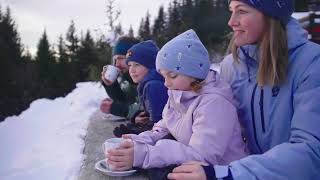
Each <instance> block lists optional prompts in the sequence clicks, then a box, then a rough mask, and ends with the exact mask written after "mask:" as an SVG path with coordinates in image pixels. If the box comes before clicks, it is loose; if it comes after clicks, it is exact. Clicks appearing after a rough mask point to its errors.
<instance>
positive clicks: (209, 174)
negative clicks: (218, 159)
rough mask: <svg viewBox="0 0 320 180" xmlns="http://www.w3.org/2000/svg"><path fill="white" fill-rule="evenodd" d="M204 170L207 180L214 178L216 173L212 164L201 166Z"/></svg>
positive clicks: (214, 179)
mask: <svg viewBox="0 0 320 180" xmlns="http://www.w3.org/2000/svg"><path fill="white" fill-rule="evenodd" d="M202 167H203V169H204V172H205V173H206V176H207V180H216V179H217V178H216V174H215V171H214V168H213V166H212V165H209V166H202Z"/></svg>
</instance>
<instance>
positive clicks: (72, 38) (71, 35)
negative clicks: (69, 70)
mask: <svg viewBox="0 0 320 180" xmlns="http://www.w3.org/2000/svg"><path fill="white" fill-rule="evenodd" d="M66 40H67V43H66V46H67V53H68V55H69V58H70V59H69V61H71V62H73V61H75V56H76V54H77V51H78V49H79V38H78V36H77V35H76V27H75V23H74V21H73V20H72V21H71V23H70V26H69V28H68V32H67V34H66Z"/></svg>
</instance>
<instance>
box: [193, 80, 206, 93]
mask: <svg viewBox="0 0 320 180" xmlns="http://www.w3.org/2000/svg"><path fill="white" fill-rule="evenodd" d="M203 81H204V80H201V79H196V80H195V81H193V82H192V83H191V84H190V87H191V90H192V91H193V92H196V93H198V92H199V91H200V90H201V89H202V86H203Z"/></svg>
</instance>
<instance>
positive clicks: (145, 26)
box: [139, 12, 151, 41]
mask: <svg viewBox="0 0 320 180" xmlns="http://www.w3.org/2000/svg"><path fill="white" fill-rule="evenodd" d="M139 39H140V40H142V41H145V40H149V39H151V31H150V13H149V12H147V14H146V17H145V19H142V21H141V24H140V29H139Z"/></svg>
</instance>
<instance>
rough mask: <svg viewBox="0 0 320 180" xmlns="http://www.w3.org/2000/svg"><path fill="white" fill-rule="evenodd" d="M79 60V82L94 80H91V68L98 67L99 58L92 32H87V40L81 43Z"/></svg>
mask: <svg viewBox="0 0 320 180" xmlns="http://www.w3.org/2000/svg"><path fill="white" fill-rule="evenodd" d="M77 60H78V61H77V70H78V73H77V74H78V79H79V81H87V80H93V79H90V78H89V75H90V73H91V72H90V68H92V67H93V66H96V65H97V63H98V56H97V52H96V48H95V44H94V41H93V39H92V37H91V34H90V31H87V33H86V35H85V38H84V39H83V40H82V41H81V46H80V49H79V52H78V54H77Z"/></svg>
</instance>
